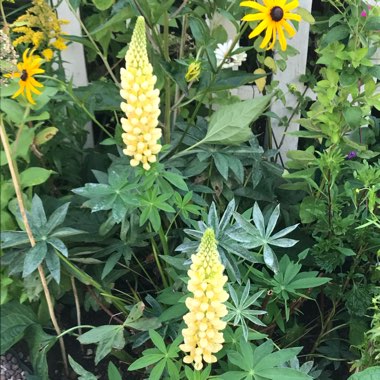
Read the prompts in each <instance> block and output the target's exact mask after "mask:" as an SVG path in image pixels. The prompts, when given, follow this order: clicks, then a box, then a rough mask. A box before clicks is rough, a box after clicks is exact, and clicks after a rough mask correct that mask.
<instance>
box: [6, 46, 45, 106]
mask: <svg viewBox="0 0 380 380" xmlns="http://www.w3.org/2000/svg"><path fill="white" fill-rule="evenodd" d="M41 63H42V58H41V57H39V56H38V55H34V54H33V50H32V51H30V53H29V49H26V50H25V51H24V53H23V55H22V62H19V63H18V64H17V70H18V71H17V72H14V73H12V74H6V75H5V76H6V77H8V78H20V80H19V82H18V83H19V86H20V88H19V89H18V90H17V91H16V92H15V93H14V94H13V96H12V98H17V97H18V96H19V95H21V94H23V95H24V96H25V97H26V99H27V100H28V102H29V103H30V104H36V102H35V101H34V100H33V97H32V93H33V94H36V95H39V94H41V91H39V90H37V87H38V88H42V87H43V84H42V83H40V82H38V81H37V80H36V79H35V78H34V75H36V74H42V73H44V72H45V70H43V69H41V67H40V66H41Z"/></svg>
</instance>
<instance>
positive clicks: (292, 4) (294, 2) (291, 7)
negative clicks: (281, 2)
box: [284, 0, 299, 12]
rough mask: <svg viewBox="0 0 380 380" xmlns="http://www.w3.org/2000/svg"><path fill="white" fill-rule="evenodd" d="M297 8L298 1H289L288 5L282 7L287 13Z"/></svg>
mask: <svg viewBox="0 0 380 380" xmlns="http://www.w3.org/2000/svg"><path fill="white" fill-rule="evenodd" d="M298 6H299V2H298V0H294V1H291V2H290V3H289V4H286V5H285V6H284V11H285V12H287V11H290V10H292V9H294V8H297V7H298Z"/></svg>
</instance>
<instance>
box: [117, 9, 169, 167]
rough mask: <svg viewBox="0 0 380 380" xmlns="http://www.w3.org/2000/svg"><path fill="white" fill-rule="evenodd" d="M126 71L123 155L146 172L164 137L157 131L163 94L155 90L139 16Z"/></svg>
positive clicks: (123, 93) (122, 120) (123, 71)
mask: <svg viewBox="0 0 380 380" xmlns="http://www.w3.org/2000/svg"><path fill="white" fill-rule="evenodd" d="M125 61H126V68H122V69H121V71H120V74H121V90H120V95H121V97H122V98H123V99H124V100H126V103H125V102H122V103H121V109H122V110H123V111H124V112H125V114H126V116H127V118H122V119H121V125H122V127H123V130H124V132H125V133H123V134H122V138H123V141H124V143H125V144H126V146H127V147H126V149H124V150H123V152H124V154H125V155H127V156H131V157H133V158H132V159H131V160H130V164H131V166H137V165H139V164H140V163H141V164H142V166H143V168H144V169H145V170H149V169H150V163H152V162H156V160H157V157H156V155H157V154H158V152H159V151H160V150H161V145H160V144H158V140H159V138H160V137H161V135H162V132H161V129H159V128H157V125H158V116H159V115H160V108H159V105H160V91H159V90H158V89H155V88H154V85H155V83H156V81H157V77H156V76H155V75H153V67H152V65H151V64H150V63H149V60H148V53H147V49H146V35H145V20H144V17H142V16H140V17H138V19H137V22H136V26H135V29H134V31H133V35H132V40H131V43H130V45H129V49H128V51H127V54H126V56H125Z"/></svg>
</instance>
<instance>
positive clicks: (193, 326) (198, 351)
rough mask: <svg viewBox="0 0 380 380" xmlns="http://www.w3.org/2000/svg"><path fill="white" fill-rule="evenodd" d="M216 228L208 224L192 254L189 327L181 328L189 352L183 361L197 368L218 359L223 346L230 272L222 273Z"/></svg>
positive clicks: (189, 285) (189, 284)
mask: <svg viewBox="0 0 380 380" xmlns="http://www.w3.org/2000/svg"><path fill="white" fill-rule="evenodd" d="M216 244H217V243H216V239H215V235H214V231H213V230H212V229H211V228H208V229H207V230H206V231H205V232H204V234H203V237H202V240H201V243H200V245H199V248H198V252H197V254H195V255H192V256H191V261H192V264H191V266H190V269H189V271H188V272H187V274H188V276H189V278H190V279H189V282H188V285H187V288H188V290H189V291H190V292H192V293H193V297H188V298H187V299H186V306H187V308H188V309H189V312H188V313H187V314H186V315H185V316H184V317H183V319H184V321H185V323H186V325H187V328H185V329H183V330H182V335H183V337H184V344H181V345H180V349H181V350H182V351H184V352H186V353H188V354H187V355H186V356H185V357H184V359H183V361H184V362H185V363H188V364H193V365H194V368H195V369H196V370H201V369H202V368H203V361H204V362H206V363H215V362H216V361H217V359H216V356H215V355H214V354H215V353H216V352H218V351H220V350H221V349H222V347H223V346H222V343H224V337H223V333H222V330H224V328H225V327H226V322H224V321H222V318H223V317H224V316H225V315H227V308H226V306H225V305H224V304H223V302H225V301H227V299H228V293H227V292H226V291H225V290H224V289H223V286H224V284H225V283H226V281H227V279H228V278H227V276H224V275H223V271H224V266H223V264H222V263H221V262H220V258H219V254H218V250H217V245H216Z"/></svg>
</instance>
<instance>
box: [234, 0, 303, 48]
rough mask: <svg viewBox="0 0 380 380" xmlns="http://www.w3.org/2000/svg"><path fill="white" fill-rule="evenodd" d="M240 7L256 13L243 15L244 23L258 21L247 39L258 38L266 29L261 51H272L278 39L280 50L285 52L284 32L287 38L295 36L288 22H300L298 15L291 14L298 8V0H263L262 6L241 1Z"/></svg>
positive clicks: (254, 2) (255, 2)
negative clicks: (250, 9)
mask: <svg viewBox="0 0 380 380" xmlns="http://www.w3.org/2000/svg"><path fill="white" fill-rule="evenodd" d="M240 6H242V7H249V8H252V9H254V10H256V11H257V13H253V14H247V15H245V16H244V17H243V20H244V21H260V23H259V24H258V25H257V27H256V28H255V29H253V31H252V32H251V33H250V35H249V38H254V37H256V36H258V35H259V34H260V33H261V32H263V31H264V30H265V29H266V32H265V36H264V39H263V41H262V43H261V44H260V47H261V48H262V49H265V48H267V49H273V47H274V44H275V43H276V39H277V38H278V40H279V41H280V46H281V50H286V45H287V43H286V37H285V32H286V33H287V34H288V36H289V37H293V36H294V35H295V34H296V31H295V29H294V28H293V26H292V25H291V24H290V23H289V22H288V20H290V21H291V20H294V21H301V16H300V15H298V14H295V13H291V11H292V10H294V9H295V8H297V7H298V6H299V2H298V0H293V1H290V2H289V3H288V0H263V4H260V3H258V2H257V1H243V2H241V3H240ZM284 30H285V32H284ZM271 41H272V42H271Z"/></svg>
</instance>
